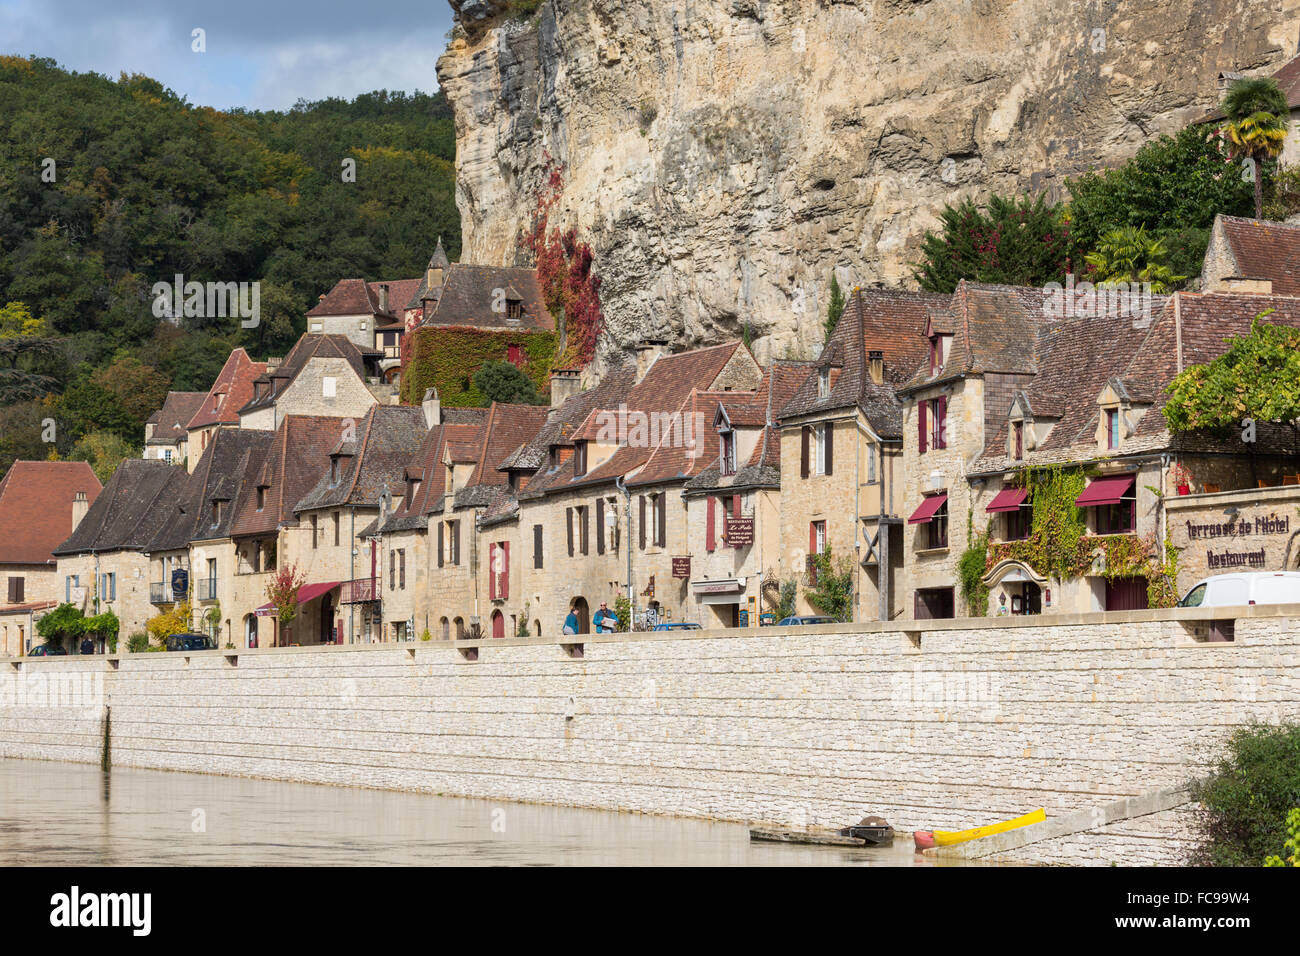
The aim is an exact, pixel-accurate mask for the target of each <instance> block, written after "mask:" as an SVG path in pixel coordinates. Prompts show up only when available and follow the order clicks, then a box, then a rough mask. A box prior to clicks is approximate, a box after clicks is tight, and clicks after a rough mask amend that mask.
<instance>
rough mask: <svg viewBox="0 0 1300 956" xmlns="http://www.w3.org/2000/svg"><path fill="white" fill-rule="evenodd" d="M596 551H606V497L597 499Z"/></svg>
mask: <svg viewBox="0 0 1300 956" xmlns="http://www.w3.org/2000/svg"><path fill="white" fill-rule="evenodd" d="M596 553H597V554H604V553H605V499H604V498H597V499H596Z"/></svg>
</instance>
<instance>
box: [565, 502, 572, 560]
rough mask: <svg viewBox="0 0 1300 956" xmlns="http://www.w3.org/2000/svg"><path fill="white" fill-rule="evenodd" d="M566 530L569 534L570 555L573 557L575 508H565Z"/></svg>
mask: <svg viewBox="0 0 1300 956" xmlns="http://www.w3.org/2000/svg"><path fill="white" fill-rule="evenodd" d="M564 530H565V533H566V535H567V536H568V543H569V557H573V509H572V508H565V509H564Z"/></svg>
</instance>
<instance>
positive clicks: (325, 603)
mask: <svg viewBox="0 0 1300 956" xmlns="http://www.w3.org/2000/svg"><path fill="white" fill-rule="evenodd" d="M320 642H321V643H322V644H333V643H334V597H333V595H330V594H326V595H325V596H324V597H323V598H321V599H320Z"/></svg>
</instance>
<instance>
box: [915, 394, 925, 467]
mask: <svg viewBox="0 0 1300 956" xmlns="http://www.w3.org/2000/svg"><path fill="white" fill-rule="evenodd" d="M925 405H926V403H925V401H924V400H922V399H919V398H918V399H917V400H916V447H917V448H919V449H920V451H921V454H922V455H924V454H925V450H926V449H925V439H926V429H925Z"/></svg>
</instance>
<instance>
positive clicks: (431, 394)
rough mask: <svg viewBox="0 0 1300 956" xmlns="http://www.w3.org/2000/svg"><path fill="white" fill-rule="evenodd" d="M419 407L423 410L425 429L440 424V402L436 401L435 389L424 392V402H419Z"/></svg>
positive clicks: (436, 393) (427, 389)
mask: <svg viewBox="0 0 1300 956" xmlns="http://www.w3.org/2000/svg"><path fill="white" fill-rule="evenodd" d="M420 407H421V408H423V409H424V424H425V427H427V428H432V427H433V426H435V425H441V424H442V402H441V401H439V399H438V390H437V389H436V388H426V389H425V390H424V401H422V402H420Z"/></svg>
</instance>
